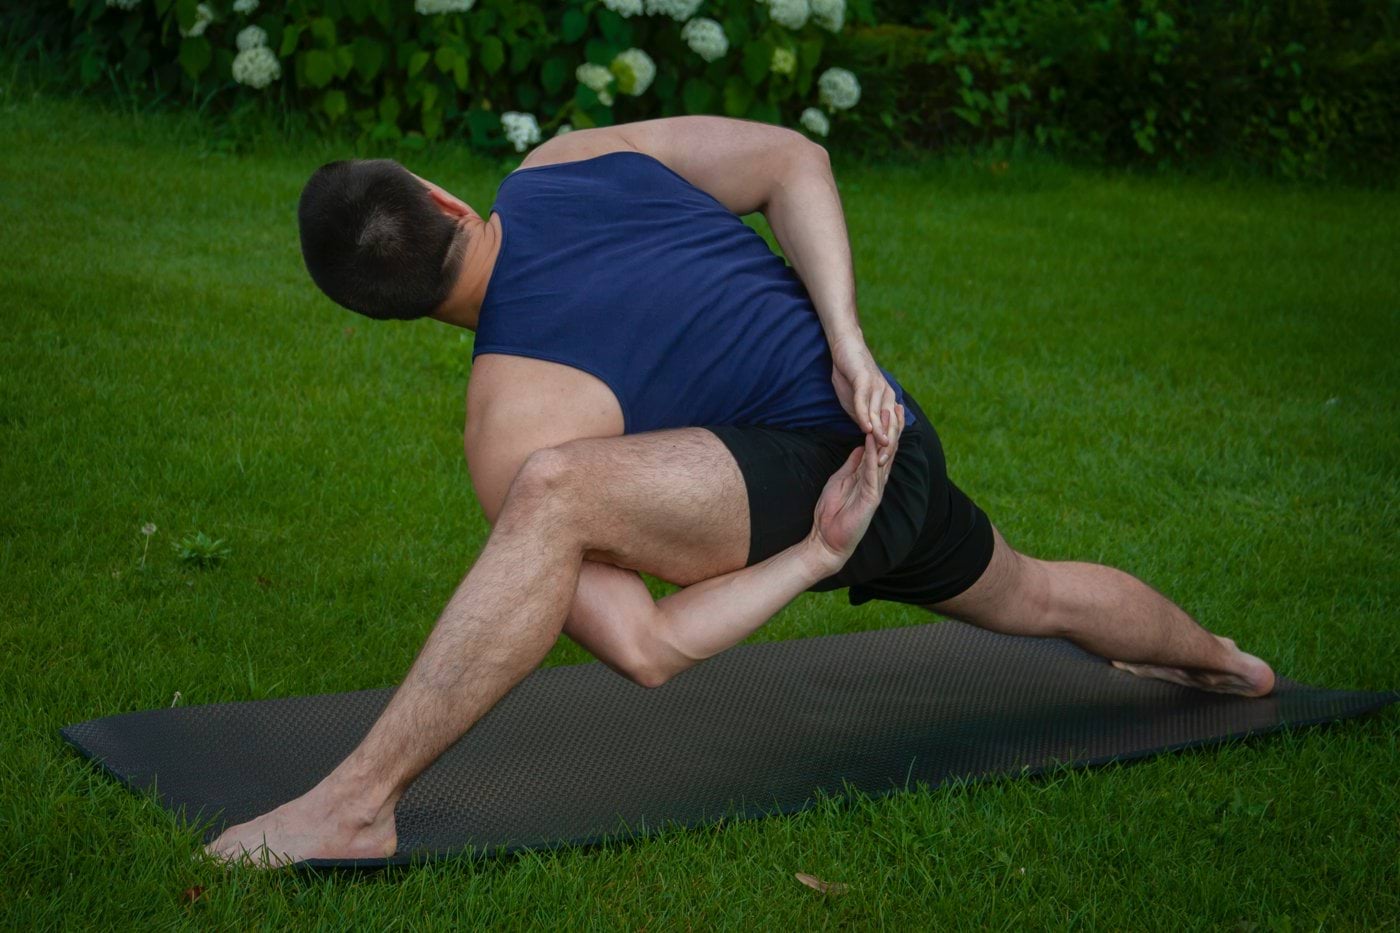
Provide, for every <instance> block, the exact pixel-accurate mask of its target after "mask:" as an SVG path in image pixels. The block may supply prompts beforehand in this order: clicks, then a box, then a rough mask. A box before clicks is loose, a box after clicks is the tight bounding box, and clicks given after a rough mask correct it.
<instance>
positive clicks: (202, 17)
mask: <svg viewBox="0 0 1400 933" xmlns="http://www.w3.org/2000/svg"><path fill="white" fill-rule="evenodd" d="M213 21H214V11H213V10H211V9H210V8H209V4H207V3H201V4H200V5H199V6H197V7H195V8H194V25H192V26H190V28H189V29H185V28H184V27H183V26H182V27H181V28H180V35H182V36H184V37H185V38H186V39H192V38H194V37H195V36H202V35H204V30H206V29H208V28H209V24H210V23H212V22H213Z"/></svg>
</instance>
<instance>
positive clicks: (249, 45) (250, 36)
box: [237, 26, 267, 52]
mask: <svg viewBox="0 0 1400 933" xmlns="http://www.w3.org/2000/svg"><path fill="white" fill-rule="evenodd" d="M237 42H238V51H240V52H246V51H248V50H249V49H260V48H262V47H263V46H265V45H267V31H266V30H265V29H263V28H262V27H261V26H245V27H243V29H242V30H240V31H239V33H238V39H237Z"/></svg>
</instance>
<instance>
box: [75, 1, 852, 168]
mask: <svg viewBox="0 0 1400 933" xmlns="http://www.w3.org/2000/svg"><path fill="white" fill-rule="evenodd" d="M71 6H72V9H73V13H74V23H73V35H72V37H71V40H70V41H71V46H70V47H71V51H72V52H74V53H76V55H75V60H76V61H77V63H78V66H77V77H78V79H79V80H80V81H81V82H82V83H83V84H84V85H92V84H95V83H98V82H101V81H104V80H107V79H108V78H116V79H117V80H119V81H121V82H124V83H125V84H127V85H129V86H133V87H135V88H138V89H150V90H154V91H165V92H167V93H175V94H178V95H181V96H184V97H186V98H187V99H191V100H197V101H201V102H203V101H212V100H219V99H222V100H223V101H224V102H225V104H226V105H227V104H229V103H231V102H232V101H233V100H234V99H236V98H238V97H240V96H241V97H245V98H246V97H251V96H258V95H272V96H282V97H284V98H286V99H290V100H291V101H292V102H293V103H294V105H295V106H298V107H301V108H305V109H307V110H309V111H310V112H312V113H314V114H315V115H317V116H318V117H319V118H320V119H323V120H325V121H327V122H329V123H332V124H337V123H348V124H352V125H353V126H354V127H357V128H358V130H359V131H361V132H363V133H364V134H366V135H368V136H369V137H371V138H374V139H386V140H399V141H400V142H402V143H404V144H405V145H422V144H423V143H425V142H426V141H427V140H431V139H435V138H437V137H440V136H443V135H445V134H452V135H464V136H466V137H467V138H469V139H470V140H471V142H472V144H473V145H475V146H477V147H481V148H487V149H491V148H502V147H507V146H513V148H515V149H517V150H518V149H520V148H522V147H523V146H525V145H529V143H530V142H533V141H535V139H536V138H537V136H538V134H539V133H543V134H546V135H547V134H548V133H550V132H555V131H558V129H559V128H560V127H563V126H564V125H566V124H567V125H569V126H570V127H572V128H577V127H588V126H596V125H606V124H610V123H612V122H614V121H621V120H630V119H637V118H641V117H647V116H654V115H669V114H678V113H724V114H728V115H730V116H736V117H748V118H751V119H755V120H764V121H768V122H784V123H788V124H791V125H797V124H799V122H801V123H804V124H806V125H808V126H811V127H813V128H814V129H815V131H816V132H817V133H818V134H819V135H824V132H823V131H824V130H826V129H829V124H830V121H831V119H832V117H834V116H835V115H836V114H837V113H838V112H839V111H840V110H841V109H843V108H844V107H846V106H850V105H853V104H854V101H853V100H852V99H851V98H852V97H853V96H858V95H855V94H852V93H850V91H851V89H852V88H853V87H855V86H856V85H855V84H853V77H849V76H847V75H846V74H844V73H843V72H841V71H840V70H839V69H838V70H836V71H835V72H831V71H830V70H829V69H828V68H827V67H826V63H825V58H826V51H827V45H828V40H829V38H830V37H831V36H832V35H833V34H834V33H836V32H839V31H840V30H841V29H842V28H843V27H844V19H845V15H846V11H845V0H817V2H816V3H814V4H809V2H808V0H773V2H772V4H771V5H770V4H766V3H755V2H754V0H568V2H564V3H557V4H536V3H522V2H518V0H417V2H416V3H413V4H410V3H409V2H407V0H290V2H286V3H277V2H272V0H263V2H256V0H203V2H198V0H71ZM702 7H703V10H701V8H702ZM580 66H582V68H581V67H580ZM823 88H826V90H827V93H826V94H825V95H823V93H822V89H823ZM833 88H834V91H833ZM842 92H845V94H844V96H842ZM808 111H810V112H808ZM804 113H805V114H806V117H805V119H804V118H803V114H804ZM503 118H504V119H503Z"/></svg>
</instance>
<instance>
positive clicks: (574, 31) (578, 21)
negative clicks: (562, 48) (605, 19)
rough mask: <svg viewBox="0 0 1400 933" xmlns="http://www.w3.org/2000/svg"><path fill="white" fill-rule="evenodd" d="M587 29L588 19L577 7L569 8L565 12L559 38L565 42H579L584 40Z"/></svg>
mask: <svg viewBox="0 0 1400 933" xmlns="http://www.w3.org/2000/svg"><path fill="white" fill-rule="evenodd" d="M587 29H588V17H587V16H585V15H584V13H583V11H582V10H580V9H578V8H577V7H569V9H567V10H565V11H564V18H563V20H562V21H561V22H560V24H559V38H560V39H563V40H564V41H565V42H577V41H578V40H580V39H582V38H583V34H584V32H585V31H587Z"/></svg>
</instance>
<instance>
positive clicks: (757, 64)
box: [744, 39, 773, 84]
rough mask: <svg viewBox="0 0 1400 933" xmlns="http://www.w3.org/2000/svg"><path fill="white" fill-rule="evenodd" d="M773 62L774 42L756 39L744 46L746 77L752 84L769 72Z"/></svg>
mask: <svg viewBox="0 0 1400 933" xmlns="http://www.w3.org/2000/svg"><path fill="white" fill-rule="evenodd" d="M772 63H773V44H772V43H771V42H765V41H764V40H762V39H755V40H754V41H752V42H750V43H749V44H748V45H746V46H744V77H746V78H748V79H749V83H750V84H757V83H759V82H760V81H762V80H763V79H764V77H765V76H767V74H768V68H769V66H770V65H772Z"/></svg>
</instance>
